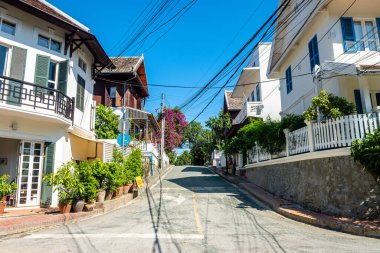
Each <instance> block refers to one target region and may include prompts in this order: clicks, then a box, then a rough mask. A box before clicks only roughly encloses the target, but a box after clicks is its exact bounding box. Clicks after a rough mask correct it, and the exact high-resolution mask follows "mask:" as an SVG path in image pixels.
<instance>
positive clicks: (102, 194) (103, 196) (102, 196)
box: [96, 190, 106, 202]
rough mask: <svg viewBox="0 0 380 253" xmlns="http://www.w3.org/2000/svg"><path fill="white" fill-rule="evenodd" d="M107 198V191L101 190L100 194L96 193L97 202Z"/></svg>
mask: <svg viewBox="0 0 380 253" xmlns="http://www.w3.org/2000/svg"><path fill="white" fill-rule="evenodd" d="M105 198H106V191H105V190H103V191H99V192H98V194H97V195H96V202H103V201H104V199H105Z"/></svg>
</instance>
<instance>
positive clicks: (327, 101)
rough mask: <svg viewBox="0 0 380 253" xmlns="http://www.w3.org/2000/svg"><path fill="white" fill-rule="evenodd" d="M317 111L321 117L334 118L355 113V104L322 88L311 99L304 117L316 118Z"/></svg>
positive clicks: (308, 118)
mask: <svg viewBox="0 0 380 253" xmlns="http://www.w3.org/2000/svg"><path fill="white" fill-rule="evenodd" d="M318 111H319V112H320V113H321V114H322V117H323V119H336V118H339V117H341V116H345V115H350V114H353V113H355V105H354V104H353V103H351V102H348V101H347V100H346V99H345V98H343V97H338V96H335V95H334V94H332V93H330V94H327V92H326V91H325V90H322V91H321V93H320V94H319V96H317V97H315V98H313V99H312V101H311V106H310V107H309V108H308V109H307V110H306V111H305V112H304V113H303V115H304V117H305V119H307V120H316V119H317V118H318Z"/></svg>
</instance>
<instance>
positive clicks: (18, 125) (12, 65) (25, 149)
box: [0, 0, 110, 207]
mask: <svg viewBox="0 0 380 253" xmlns="http://www.w3.org/2000/svg"><path fill="white" fill-rule="evenodd" d="M109 65H110V59H109V58H108V56H107V55H106V53H105V52H104V50H103V48H102V47H101V45H100V44H99V42H98V41H97V39H96V37H95V36H94V35H93V34H91V32H90V31H89V29H88V28H87V27H85V26H84V25H82V24H80V23H79V22H78V21H76V20H74V19H73V18H71V17H69V16H68V15H67V14H65V13H63V12H62V11H60V10H58V9H57V8H55V7H54V6H52V5H50V4H49V3H47V2H46V1H43V0H30V1H22V0H20V1H14V0H6V1H1V2H0V72H1V73H0V119H1V120H0V174H10V175H11V177H12V180H14V181H15V182H17V184H18V190H17V194H16V196H13V197H12V199H13V200H12V201H11V202H12V203H11V204H12V205H14V206H17V207H26V206H28V207H31V206H40V205H44V204H52V206H55V205H57V201H58V200H57V196H56V195H55V194H52V188H51V187H49V186H46V185H45V184H43V183H42V178H43V176H44V175H45V174H47V173H51V172H54V171H55V170H56V169H57V168H58V167H60V166H61V165H62V164H63V163H65V162H68V161H72V160H88V159H94V158H96V157H98V156H99V152H101V147H99V149H98V145H97V142H96V139H95V135H94V133H93V132H92V130H93V128H94V115H95V110H94V106H93V105H94V103H93V96H92V95H93V84H94V82H93V76H92V75H93V71H96V70H97V69H98V68H101V67H103V66H109ZM93 66H94V67H93ZM93 68H94V69H93ZM100 146H101V145H100Z"/></svg>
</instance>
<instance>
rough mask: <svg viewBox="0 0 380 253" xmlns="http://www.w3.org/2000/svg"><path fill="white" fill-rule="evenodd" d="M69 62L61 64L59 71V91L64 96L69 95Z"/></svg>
mask: <svg viewBox="0 0 380 253" xmlns="http://www.w3.org/2000/svg"><path fill="white" fill-rule="evenodd" d="M68 70H69V61H63V62H60V63H59V70H58V90H59V91H61V92H62V93H63V94H67V76H68V73H69V71H68Z"/></svg>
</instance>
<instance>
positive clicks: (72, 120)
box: [71, 97, 75, 126]
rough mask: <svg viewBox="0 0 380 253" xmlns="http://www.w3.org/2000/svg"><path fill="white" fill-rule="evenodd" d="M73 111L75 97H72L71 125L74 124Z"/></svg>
mask: <svg viewBox="0 0 380 253" xmlns="http://www.w3.org/2000/svg"><path fill="white" fill-rule="evenodd" d="M74 112H75V97H72V106H71V122H72V125H73V126H74Z"/></svg>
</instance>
